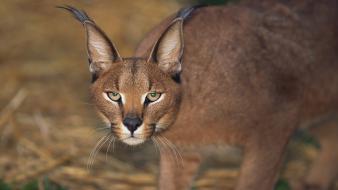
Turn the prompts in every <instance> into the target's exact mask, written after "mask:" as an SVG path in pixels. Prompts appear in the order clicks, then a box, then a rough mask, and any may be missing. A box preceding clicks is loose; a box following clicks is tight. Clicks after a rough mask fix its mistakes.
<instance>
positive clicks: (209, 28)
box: [68, 0, 338, 190]
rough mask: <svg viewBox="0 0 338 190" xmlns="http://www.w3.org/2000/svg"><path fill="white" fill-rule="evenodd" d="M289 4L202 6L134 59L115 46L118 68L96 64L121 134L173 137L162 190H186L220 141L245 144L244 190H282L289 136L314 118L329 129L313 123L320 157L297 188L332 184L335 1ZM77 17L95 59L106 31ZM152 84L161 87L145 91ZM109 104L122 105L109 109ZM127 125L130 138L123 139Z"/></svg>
mask: <svg viewBox="0 0 338 190" xmlns="http://www.w3.org/2000/svg"><path fill="white" fill-rule="evenodd" d="M283 2H284V3H279V2H277V1H276V2H274V1H272V2H270V1H263V2H260V1H252V2H251V3H241V4H239V5H235V6H228V7H203V8H198V9H196V10H194V11H193V12H192V13H191V14H190V15H189V16H188V14H185V12H183V13H181V14H180V16H179V17H169V18H168V19H166V20H165V21H164V22H163V23H161V24H160V25H159V26H157V27H155V29H154V30H153V31H152V32H150V33H149V35H148V36H147V37H146V38H145V39H144V40H143V41H142V43H141V44H140V45H139V47H138V48H137V50H136V53H135V58H133V59H123V58H120V57H119V55H118V53H117V51H115V47H114V46H113V45H112V44H110V45H109V43H108V45H109V46H110V49H113V50H109V48H108V50H109V51H111V52H112V53H111V54H109V55H111V56H113V57H114V59H113V60H112V61H111V62H112V63H111V64H113V65H114V62H116V64H115V65H114V66H109V67H108V66H106V65H104V66H102V65H99V66H98V69H97V68H96V66H97V65H94V64H92V65H91V66H93V67H91V71H92V73H93V75H94V76H95V78H98V79H97V81H95V82H94V83H93V87H92V95H93V97H94V98H93V99H94V102H95V104H96V105H97V107H98V110H99V113H100V115H101V116H102V117H103V119H104V120H106V121H107V123H111V125H112V128H113V132H114V133H116V136H117V137H118V138H119V139H120V140H122V141H123V142H125V143H127V144H138V143H141V142H143V140H144V139H150V138H153V137H154V138H155V139H156V137H157V136H159V137H161V136H162V137H165V138H167V139H168V140H169V141H171V142H172V143H173V144H174V145H168V146H167V147H163V150H162V151H161V167H160V179H159V180H160V183H159V188H160V189H161V190H166V189H168V190H178V189H188V188H189V187H190V185H191V183H192V178H193V176H194V175H195V173H196V171H197V169H198V166H199V164H200V162H201V160H203V157H202V156H201V154H200V151H201V150H202V149H203V148H202V147H203V146H207V145H216V144H217V145H237V146H239V147H242V148H243V150H244V152H243V153H244V159H243V163H242V166H241V171H240V176H239V179H238V184H237V186H236V190H272V189H273V187H274V183H275V182H276V180H277V174H278V168H279V166H280V164H281V161H282V159H283V152H284V149H285V146H286V144H287V143H288V140H289V137H290V136H291V134H292V133H293V132H294V130H295V129H296V128H298V127H300V126H306V125H309V124H313V122H312V121H320V122H319V123H320V124H321V125H322V126H320V127H316V128H315V129H314V130H313V131H317V133H315V134H316V135H317V137H318V138H319V141H320V143H321V147H322V149H321V151H322V154H321V155H320V156H319V158H318V160H317V162H315V164H314V168H313V170H312V171H311V172H310V173H309V176H308V177H307V178H306V179H305V180H304V183H302V184H301V183H300V184H299V185H298V186H297V188H299V189H307V188H313V189H327V188H329V186H330V184H331V183H332V181H333V180H334V177H335V176H336V175H337V171H338V163H337V161H338V150H337V148H336V147H335V145H337V143H338V126H337V120H336V119H337V115H336V114H337V112H338V59H337V58H338V53H337V50H338V31H337V30H338V22H337V20H338V17H337V7H338V6H337V1H335V0H324V1H317V0H309V1H297V0H295V1H283ZM68 9H70V8H69V7H68ZM71 11H73V13H74V10H71ZM187 12H188V13H190V12H191V10H190V11H187ZM75 15H76V14H75ZM182 15H183V16H182ZM76 16H77V18H78V19H79V20H80V21H81V22H82V23H84V25H85V27H86V29H87V36H89V38H88V39H89V40H88V44H89V45H88V46H89V47H88V49H89V55H90V58H91V59H92V60H94V61H93V63H95V64H96V62H95V59H97V58H95V56H97V55H95V52H94V53H91V51H94V50H95V47H97V46H98V45H97V43H98V44H99V45H100V42H97V41H95V39H99V40H103V41H104V40H107V39H106V37H104V35H103V37H102V39H100V37H97V36H94V37H91V33H90V32H91V28H90V27H92V26H91V24H93V23H90V22H89V20H88V19H87V20H81V18H79V16H78V15H76ZM82 16H83V15H82ZM173 20H174V21H173ZM183 20H184V24H183ZM93 26H95V25H94V24H93ZM95 27H96V26H95ZM182 27H183V30H182ZM94 29H95V28H94ZM96 29H97V28H96ZM88 31H89V32H88ZM99 31H100V30H99ZM100 34H101V35H102V33H101V32H98V33H97V34H96V35H98V36H100ZM91 39H92V40H93V42H91ZM158 39H159V40H158ZM91 43H93V44H94V45H92V46H91ZM102 44H103V45H102ZM102 44H101V45H102V47H105V44H104V43H102ZM154 44H155V45H154ZM183 44H184V46H183ZM95 45H96V46H95ZM183 47H184V48H183ZM93 48H94V50H92V49H93ZM103 49H104V48H103ZM183 49H184V51H183ZM99 50H100V48H99ZM95 51H96V50H95ZM109 51H108V52H109ZM97 52H99V53H98V54H100V51H98V50H97ZM97 52H96V53H97ZM101 53H102V52H101ZM103 54H104V52H103ZM149 55H150V56H149ZM99 58H100V57H99ZM100 59H101V58H100ZM100 59H98V61H97V63H101V62H100ZM108 60H109V59H108ZM101 61H102V60H101ZM103 62H104V61H103ZM107 62H109V61H107ZM151 63H157V64H158V67H159V68H160V69H158V68H154V67H155V66H153V64H151ZM142 64H143V65H142ZM147 64H150V65H147ZM107 65H108V64H107ZM155 65H156V64H155ZM106 67H108V69H107V68H106ZM97 70H99V71H100V72H101V71H102V70H104V72H102V73H103V74H102V73H100V72H96V71H97ZM158 70H161V71H158ZM127 71H128V72H127ZM162 72H164V74H163V73H162ZM126 73H127V74H126ZM154 73H161V74H159V75H157V74H156V75H154V76H153V74H154ZM121 76H123V77H121ZM169 76H171V77H172V78H173V81H174V79H175V82H173V81H170V79H169V78H170V77H169ZM178 76H179V78H177V77H178ZM166 77H167V78H166ZM168 77H169V78H168ZM134 78H135V79H134ZM143 80H144V81H146V82H143ZM107 81H108V82H107ZM109 81H110V82H109ZM116 81H117V82H116ZM121 81H122V82H121ZM140 81H141V82H140ZM149 81H150V82H149ZM154 82H155V83H157V84H156V85H157V86H160V87H156V88H155V90H145V89H146V88H147V86H148V87H149V86H150V87H149V88H150V89H152V87H151V84H153V83H154ZM108 83H109V84H111V83H118V84H116V85H117V86H120V88H119V89H118V88H116V86H114V87H111V88H109V89H113V90H111V91H113V92H107V94H108V96H109V97H108V98H107V95H106V94H104V96H105V99H106V100H104V99H102V97H101V95H102V93H103V92H104V93H105V92H106V91H105V90H102V89H107V88H106V86H107V85H108V86H109V84H108ZM150 83H151V84H150ZM136 84H137V85H136ZM102 86H103V87H102ZM121 86H122V87H121ZM142 86H144V88H143V87H142ZM163 86H164V87H163ZM121 88H122V90H121ZM133 89H134V90H133ZM156 89H157V90H156ZM159 89H160V90H159ZM108 91H109V90H108ZM148 91H149V94H147V93H148ZM151 92H153V94H152V93H151ZM157 92H158V93H157ZM109 93H113V94H112V95H111V94H109ZM161 95H162V96H161ZM132 96H133V97H132ZM148 97H149V99H147V98H148ZM175 97H176V98H175ZM152 98H153V99H152ZM109 101H110V102H111V103H112V104H114V105H115V102H118V103H116V105H115V106H113V107H110V106H111V104H110V103H109ZM143 101H144V102H145V103H144V106H143V107H142V106H141V105H143ZM147 101H148V102H147ZM165 101H166V102H165ZM130 102H132V103H130ZM135 102H137V103H135ZM138 102H140V103H139V104H140V105H139V106H138ZM117 105H119V106H120V107H118V106H117ZM161 106H162V108H161ZM120 109H121V110H123V111H122V112H120V111H119V110H120ZM153 109H154V110H153ZM109 110H115V111H109ZM164 110H165V111H164ZM111 112H112V113H111ZM162 112H163V114H164V112H165V113H171V114H169V115H164V116H163V114H162ZM117 113H119V114H117ZM141 113H142V114H141ZM161 114H162V115H161ZM151 115H153V117H152V116H151ZM155 115H156V117H155ZM116 118H119V119H116ZM155 118H157V119H155ZM122 120H123V122H122ZM150 121H151V122H150ZM164 121H166V122H164ZM142 122H143V123H142ZM119 123H123V124H119ZM147 123H150V124H149V125H148V124H147ZM148 126H149V127H148ZM127 128H128V129H127ZM128 130H129V131H130V133H131V136H129V134H128V135H127V136H125V135H126V134H127V133H129V132H128ZM142 131H143V132H142ZM134 132H135V138H134V136H133V134H134ZM137 134H140V135H141V136H140V138H141V139H142V140H140V139H138V140H137V136H136V135H137ZM162 140H163V139H162ZM163 141H165V140H163ZM162 143H163V142H162ZM168 143H169V142H167V143H164V144H168ZM169 144H170V143H169ZM173 146H175V147H176V148H177V149H178V150H179V151H180V152H181V154H182V157H183V166H184V167H183V168H182V167H179V166H177V163H176V162H177V160H176V159H175V158H174V157H175V155H174V154H173V152H172V151H173V150H172V149H173Z"/></svg>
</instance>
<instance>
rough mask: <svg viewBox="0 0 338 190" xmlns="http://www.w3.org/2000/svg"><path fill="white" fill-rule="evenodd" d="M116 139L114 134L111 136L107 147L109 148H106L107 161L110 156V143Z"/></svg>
mask: <svg viewBox="0 0 338 190" xmlns="http://www.w3.org/2000/svg"><path fill="white" fill-rule="evenodd" d="M114 140H115V137H114V136H113V135H111V136H110V141H109V143H108V147H107V150H106V161H107V157H108V153H109V150H110V145H111V143H112V142H113V141H114Z"/></svg>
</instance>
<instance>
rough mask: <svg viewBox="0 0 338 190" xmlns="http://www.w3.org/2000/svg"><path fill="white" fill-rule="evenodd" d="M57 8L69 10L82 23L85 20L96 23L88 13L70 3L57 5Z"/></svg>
mask: <svg viewBox="0 0 338 190" xmlns="http://www.w3.org/2000/svg"><path fill="white" fill-rule="evenodd" d="M56 8H60V9H65V10H67V11H69V12H70V13H71V14H72V15H73V16H74V17H75V18H76V20H78V21H80V22H81V23H82V24H84V23H85V22H92V23H94V21H93V20H91V19H90V18H89V16H88V15H87V13H86V12H85V11H83V10H79V9H76V8H75V7H72V6H70V5H64V6H57V7H56Z"/></svg>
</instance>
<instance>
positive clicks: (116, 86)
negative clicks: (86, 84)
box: [91, 59, 181, 145]
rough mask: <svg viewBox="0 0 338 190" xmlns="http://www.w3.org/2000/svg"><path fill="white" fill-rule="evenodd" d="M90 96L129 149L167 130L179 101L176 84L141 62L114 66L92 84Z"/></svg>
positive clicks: (177, 85) (168, 77)
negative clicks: (129, 146) (130, 146)
mask: <svg viewBox="0 0 338 190" xmlns="http://www.w3.org/2000/svg"><path fill="white" fill-rule="evenodd" d="M91 96H92V99H93V101H94V104H95V105H96V107H97V110H98V112H99V113H100V115H101V116H102V118H103V120H104V121H105V123H107V125H109V126H110V127H111V132H112V133H113V135H114V136H115V137H116V138H117V139H119V140H121V141H122V142H124V143H126V144H129V145H137V144H140V143H143V142H144V141H146V140H147V139H149V138H151V136H152V135H156V133H159V132H161V131H162V130H164V129H166V128H167V127H168V126H170V125H171V124H172V123H173V122H174V120H175V116H176V114H177V110H178V107H179V103H180V97H181V95H180V88H179V84H177V82H175V81H174V80H173V79H172V78H171V77H170V76H169V75H167V74H165V73H164V72H162V71H161V70H160V69H159V68H158V66H157V65H156V64H152V63H146V61H145V60H143V59H125V60H124V61H123V62H119V63H114V64H113V66H112V67H111V68H110V69H109V71H108V72H106V73H104V74H102V75H101V76H100V77H99V78H98V79H97V80H96V81H95V82H94V83H93V85H92V88H91Z"/></svg>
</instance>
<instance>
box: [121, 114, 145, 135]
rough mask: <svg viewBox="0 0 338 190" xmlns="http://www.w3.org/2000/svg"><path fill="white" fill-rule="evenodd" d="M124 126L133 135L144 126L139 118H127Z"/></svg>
mask: <svg viewBox="0 0 338 190" xmlns="http://www.w3.org/2000/svg"><path fill="white" fill-rule="evenodd" d="M123 124H124V125H125V126H126V127H127V128H128V130H129V131H130V132H131V133H132V134H133V133H134V131H136V129H137V128H138V127H139V126H140V125H141V124H142V120H141V119H140V118H139V117H126V118H125V119H124V120H123Z"/></svg>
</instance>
